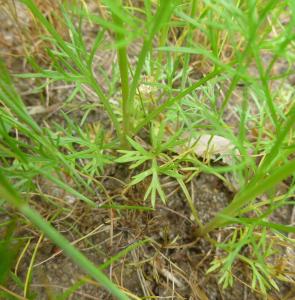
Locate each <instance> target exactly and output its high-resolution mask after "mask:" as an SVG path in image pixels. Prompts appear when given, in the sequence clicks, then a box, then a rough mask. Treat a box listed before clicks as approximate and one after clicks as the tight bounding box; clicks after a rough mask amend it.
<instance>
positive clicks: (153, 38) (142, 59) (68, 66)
mask: <svg viewBox="0 0 295 300" xmlns="http://www.w3.org/2000/svg"><path fill="white" fill-rule="evenodd" d="M21 2H22V3H23V4H24V5H25V7H26V8H28V10H29V11H30V12H31V14H32V15H33V16H34V18H35V20H36V22H38V24H39V26H42V27H43V28H44V29H45V30H46V31H47V33H48V35H47V36H43V37H42V38H43V39H44V40H46V41H47V42H48V44H49V45H50V47H49V48H48V50H47V51H48V58H49V60H50V66H42V65H41V64H39V63H38V62H37V61H36V60H35V59H34V57H29V58H28V61H29V63H30V68H31V70H32V71H31V72H30V73H29V72H27V73H22V74H14V79H15V80H28V79H37V81H36V82H37V83H38V85H37V86H35V87H34V90H33V93H34V94H35V95H37V96H38V97H39V96H40V94H41V92H42V91H43V90H44V88H48V87H49V86H50V85H54V84H58V83H63V84H72V86H71V90H70V91H68V92H67V95H66V96H65V100H64V102H63V103H62V104H61V105H60V107H59V109H60V112H59V117H60V119H61V120H62V122H59V121H52V122H49V123H47V122H46V121H44V122H43V121H42V120H41V121H40V120H39V121H36V120H35V119H34V117H33V116H32V113H31V112H30V110H29V109H28V108H27V105H26V104H25V100H24V99H22V98H21V96H20V93H19V92H18V91H17V90H16V89H15V88H14V85H13V82H12V80H11V78H10V76H9V72H8V70H7V69H6V66H5V63H4V61H2V60H1V62H0V70H1V74H0V103H1V107H0V156H1V170H2V174H4V175H5V177H4V175H1V182H0V188H1V197H2V198H3V199H4V200H7V201H8V202H9V203H10V204H11V205H13V206H15V207H16V208H17V209H18V210H19V211H20V212H21V213H22V214H23V215H24V216H25V217H27V218H28V219H29V220H30V221H31V222H32V223H33V224H35V225H36V226H37V227H38V228H39V229H40V230H41V232H43V233H44V234H45V235H47V236H48V237H49V238H51V239H52V240H53V241H54V242H55V243H56V244H58V245H59V246H60V247H61V248H63V249H64V251H65V252H66V253H67V255H69V256H70V257H71V258H72V259H74V260H76V261H77V263H78V264H79V265H80V266H81V267H82V268H83V269H84V270H85V271H86V272H88V273H89V274H90V275H91V276H92V277H93V278H94V279H96V280H98V281H100V282H101V283H102V284H103V285H104V286H105V287H106V288H108V289H109V290H110V291H111V292H112V293H113V294H114V295H116V296H117V297H119V298H120V299H127V298H126V296H125V294H124V293H122V292H121V291H120V290H119V289H118V287H116V285H114V284H113V283H112V282H110V281H109V280H108V279H107V278H106V277H105V276H104V275H103V274H102V273H101V271H100V270H99V269H98V268H96V267H94V266H93V265H92V264H91V263H90V262H89V261H88V260H87V259H86V258H85V257H84V256H82V255H81V254H80V253H79V252H78V251H77V249H76V248H75V247H74V246H72V245H71V244H69V243H68V242H67V241H66V240H65V239H64V238H63V237H62V236H60V234H59V233H58V232H57V231H56V230H54V229H53V228H52V227H50V226H49V225H48V224H47V223H46V222H45V221H44V220H43V219H42V218H41V217H40V216H39V215H38V214H37V213H36V212H35V210H33V209H32V208H31V207H30V206H29V204H28V203H29V201H30V197H31V194H32V193H36V192H37V193H38V194H40V195H41V197H42V201H45V202H46V203H48V204H49V205H51V206H53V207H55V208H56V209H57V210H58V212H57V214H59V213H62V212H64V211H66V212H69V207H68V206H67V204H62V205H60V204H59V203H57V202H56V199H54V198H53V197H50V195H47V193H45V192H44V191H43V190H42V188H40V186H39V185H38V180H39V179H40V178H42V179H46V180H47V181H48V182H50V183H51V184H53V185H54V186H56V187H58V188H59V189H61V190H63V191H64V192H65V193H67V194H69V195H71V196H73V197H74V198H75V199H78V200H81V201H84V202H85V203H86V204H87V205H89V206H90V207H92V208H98V207H100V208H102V207H108V208H110V209H114V210H116V211H118V212H120V210H122V209H128V210H132V211H138V210H139V211H143V212H145V211H151V210H153V209H155V207H156V204H157V200H158V199H159V200H161V201H162V202H163V203H166V202H167V201H166V200H167V199H166V195H165V189H164V188H163V186H162V184H161V181H162V178H163V177H169V178H170V179H171V180H173V181H176V182H177V183H178V187H179V188H180V189H181V190H182V192H183V194H184V196H185V198H186V200H187V202H188V206H189V208H190V209H191V212H192V215H193V217H194V220H195V222H196V226H197V227H198V236H199V237H200V238H206V239H208V240H210V241H211V242H212V244H213V245H214V246H216V248H217V249H220V250H222V251H223V256H220V257H216V258H215V260H214V261H213V262H212V267H211V268H210V269H209V270H208V272H213V271H216V270H219V274H220V281H219V282H220V283H221V284H222V285H223V287H227V286H230V285H232V284H233V279H234V275H233V273H234V266H235V264H236V262H238V261H239V262H242V263H244V264H245V265H246V266H247V268H248V269H249V270H250V273H251V276H252V278H251V286H252V288H253V290H255V289H258V290H260V291H261V292H262V293H263V294H266V293H267V290H268V289H270V288H274V289H278V285H277V283H276V281H275V280H276V279H277V278H283V277H284V276H283V275H282V274H281V277H280V276H277V274H275V272H274V270H273V268H272V266H271V264H270V263H269V262H268V259H269V258H270V257H272V255H273V254H274V253H275V251H277V244H276V243H275V242H274V243H271V244H270V245H269V246H267V243H268V241H269V240H271V238H272V237H273V236H275V241H278V240H279V239H281V238H282V237H281V236H280V234H282V233H284V234H290V233H294V232H295V229H294V226H291V225H290V226H289V225H286V224H277V223H274V222H272V221H271V220H270V217H271V215H272V214H273V213H274V212H275V211H276V210H277V209H279V208H280V207H284V206H287V205H292V204H293V203H292V201H290V199H292V197H293V196H294V192H293V190H294V179H295V177H294V176H295V160H294V155H293V154H294V150H295V147H294V144H295V135H294V124H295V106H294V103H293V102H292V100H293V97H294V90H292V88H291V87H290V85H288V84H286V81H287V78H288V76H289V75H290V74H292V69H291V65H292V63H293V62H294V59H295V57H294V46H295V45H294V32H293V28H294V25H295V5H294V2H293V1H285V2H279V1H276V0H268V1H258V0H257V1H252V0H248V1H228V2H227V1H213V0H204V1H195V0H193V1H186V0H181V1H180V0H160V1H152V0H145V1H142V2H141V1H139V2H140V4H134V3H133V2H132V1H129V2H130V3H129V2H128V4H127V2H125V1H121V0H114V1H107V0H104V1H102V4H100V5H99V8H100V9H101V10H102V12H100V13H98V12H92V11H91V10H89V9H88V8H87V6H86V5H85V3H84V1H73V3H67V1H65V2H64V3H63V5H61V6H60V7H61V12H62V15H63V19H64V24H65V27H66V30H67V31H68V32H69V38H68V39H67V38H64V37H62V36H61V35H60V34H59V33H58V31H57V30H56V29H55V27H54V25H53V24H51V23H50V21H49V20H48V19H47V18H46V16H45V15H44V14H43V13H42V12H41V10H40V8H39V7H38V5H37V3H36V2H35V1H33V0H21ZM287 11H288V13H287ZM285 14H288V22H285V23H284V22H283V21H282V19H283V18H284V17H285ZM87 26H92V27H93V28H95V30H96V31H97V33H96V34H95V37H94V38H92V39H91V43H89V42H88V41H86V39H84V36H83V35H84V31H85V30H86V29H85V27H87ZM133 48H134V49H135V51H132V50H134V49H133ZM137 48H138V49H137ZM99 51H100V52H99ZM98 52H99V53H100V54H101V55H103V54H104V53H111V54H114V53H115V55H116V59H115V61H111V63H110V62H107V63H109V64H110V66H111V72H108V71H107V68H106V66H105V65H104V64H102V65H101V66H100V65H99V66H97V63H96V61H95V59H96V55H97V53H98ZM268 57H269V61H267V62H265V60H267V59H266V58H268ZM111 59H113V58H112V57H111ZM280 60H283V61H284V62H285V63H286V65H287V68H286V70H285V71H284V72H283V73H277V72H276V70H275V66H276V64H278V63H279V61H280ZM196 66H197V67H196ZM195 77H198V79H197V80H196V79H195ZM273 86H275V88H274V87H273ZM40 97H41V96H40ZM91 97H94V101H89V102H88V100H89V98H91ZM97 100H99V101H97ZM98 112H99V113H98ZM75 113H77V114H79V113H80V114H82V117H81V116H80V115H79V116H78V117H77V116H75ZM91 113H95V114H96V116H98V114H101V115H102V116H101V117H99V118H98V119H99V121H98V123H99V126H98V127H94V128H92V127H88V124H87V120H88V117H89V116H90V115H91ZM104 114H106V116H107V117H108V121H105V118H104ZM113 129H114V130H113ZM204 134H206V135H210V136H211V137H212V139H213V138H214V137H216V136H219V137H223V138H224V139H226V140H227V141H228V142H229V143H230V145H231V146H232V147H231V148H230V149H225V151H224V152H226V154H224V153H221V154H218V155H217V157H215V156H214V157H213V156H210V153H209V151H207V152H208V153H206V157H205V155H204V156H202V155H201V156H200V155H198V154H197V153H198V151H197V150H196V149H197V148H196V147H198V141H199V140H202V139H201V138H202V136H203V135H204ZM205 146H206V145H205ZM205 148H206V147H205ZM228 158H230V159H228ZM112 163H115V164H129V170H131V171H132V172H135V175H133V176H132V179H131V181H130V182H128V183H127V189H129V188H130V187H131V186H136V185H138V184H141V185H142V186H145V187H146V189H145V190H144V192H143V193H142V194H143V197H142V198H143V200H147V199H148V198H150V200H151V206H152V208H150V207H142V206H141V204H140V203H136V204H135V205H125V204H123V205H122V204H117V203H116V202H115V201H114V199H113V197H111V196H110V195H109V194H108V191H107V190H106V188H105V187H104V184H103V183H102V182H100V180H99V179H100V177H101V176H103V174H104V172H105V169H106V167H107V166H108V165H110V164H112ZM200 172H205V173H210V174H214V175H216V176H217V177H219V178H220V179H221V180H222V181H223V182H224V183H225V184H226V185H227V186H231V187H233V186H236V189H238V190H237V191H236V193H235V195H234V197H233V200H232V201H231V203H229V204H228V206H226V207H225V208H224V209H222V210H221V211H220V212H215V217H214V218H213V219H212V220H211V221H209V222H208V223H207V224H203V223H202V216H200V215H199V213H198V207H197V206H196V205H195V203H194V201H193V199H192V197H191V195H190V193H189V190H188V188H187V184H188V183H190V182H191V181H192V180H193V179H194V177H195V176H197V175H198V174H199V173H200ZM228 175H230V176H232V178H233V183H231V182H230V180H229V179H228V178H229V177H228ZM284 180H287V181H286V184H287V186H288V189H289V190H288V191H287V192H283V193H282V195H277V188H276V187H277V185H278V184H279V183H281V182H283V181H284ZM9 182H10V183H9ZM12 186H13V187H12ZM15 190H17V191H18V193H21V194H22V197H20V196H19V195H18V194H17V192H16V191H15ZM124 192H126V187H124V189H123V190H122V193H121V194H122V195H124ZM98 193H103V195H104V196H105V198H106V199H107V202H108V203H107V204H105V205H100V204H98V203H97V201H96V200H97V194H98ZM260 196H263V198H262V197H261V198H260ZM21 198H24V199H23V200H21ZM263 199H264V200H263ZM139 200H141V199H139ZM145 203H146V205H147V206H148V204H147V202H145ZM1 205H2V206H4V204H3V203H2V204H1ZM63 205H65V207H63ZM208 205H209V204H208ZM250 216H251V217H250ZM52 218H53V219H54V217H52ZM229 226H232V227H233V228H232V230H231V233H230V238H228V239H227V240H226V241H224V242H216V241H214V238H213V237H214V235H213V234H212V233H213V232H214V230H216V229H219V230H222V228H225V229H227V228H228V227H229ZM10 238H11V236H10V235H7V238H6V239H5V242H4V243H3V244H1V247H3V245H4V246H7V247H8V248H9V247H10V246H9V243H10ZM285 239H286V240H287V242H288V243H290V244H292V239H291V238H289V236H286V237H285ZM278 243H279V242H278ZM245 248H247V249H250V250H251V251H250V254H249V253H246V254H245V253H244V252H243V251H244V249H245ZM36 249H37V248H36ZM0 250H1V251H2V248H1V249H0ZM36 251H37V250H36ZM130 251H131V250H130ZM278 251H279V250H278ZM124 253H125V252H124ZM115 257H118V259H119V258H121V255H120V254H118V255H117V256H115ZM9 259H11V260H12V257H11V258H9ZM32 262H33V260H32ZM4 267H5V268H6V269H5V274H6V272H8V268H9V266H8V267H7V266H4ZM84 283H85V280H82V281H81V282H78V283H77V285H74V286H73V287H72V288H70V289H69V291H68V292H65V295H62V296H61V298H62V299H64V298H65V297H67V296H68V295H70V294H71V293H72V292H73V291H74V290H76V289H78V288H79V287H80V285H83V284H84ZM28 285H29V280H28V282H27V284H25V288H24V290H25V291H27V286H28ZM26 294H27V293H25V296H26Z"/></svg>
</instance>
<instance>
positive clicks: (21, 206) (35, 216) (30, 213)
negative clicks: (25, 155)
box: [0, 173, 129, 300]
mask: <svg viewBox="0 0 295 300" xmlns="http://www.w3.org/2000/svg"><path fill="white" fill-rule="evenodd" d="M0 195H1V197H3V198H4V199H5V200H6V201H7V202H9V203H10V204H11V205H13V206H15V207H16V208H17V209H18V210H19V211H20V212H21V213H23V214H24V215H25V216H26V217H27V218H28V219H29V220H30V221H31V222H32V223H33V224H34V225H35V226H36V227H38V228H39V229H40V230H41V231H42V232H43V233H44V235H46V236H47V237H48V238H49V239H50V240H52V241H53V242H54V243H55V244H56V245H57V246H59V247H60V248H61V249H62V250H63V251H64V252H65V253H66V254H67V255H68V256H69V257H70V258H71V259H72V260H73V261H74V262H75V263H76V264H77V265H78V266H80V267H81V269H83V270H84V271H85V272H86V273H88V274H89V275H90V276H91V277H92V278H94V279H95V280H97V281H98V282H100V283H101V284H102V285H103V286H104V287H105V288H106V289H107V290H108V291H109V292H110V293H112V294H113V295H114V296H115V297H117V298H118V299H121V300H128V299H129V298H128V297H127V296H126V295H125V294H124V293H123V292H122V291H120V289H119V288H118V287H117V286H116V285H115V284H114V283H112V282H111V281H110V280H109V279H108V278H107V276H106V275H104V274H103V273H102V271H100V270H99V268H97V267H96V266H95V265H94V264H93V263H92V262H90V261H89V260H88V259H87V258H86V257H85V256H84V255H83V254H82V253H81V252H80V251H79V250H77V249H76V248H75V246H73V245H72V244H71V243H70V242H69V241H68V240H67V239H66V238H65V237H64V236H63V235H61V234H60V233H59V232H58V231H57V230H55V229H54V228H53V227H52V226H51V225H50V224H49V223H48V222H46V221H45V220H44V219H43V218H42V217H41V216H40V215H39V213H38V212H36V211H35V210H34V209H32V208H31V207H30V206H29V205H28V204H26V202H24V201H23V200H22V199H21V198H20V197H19V195H18V193H17V192H16V191H15V190H14V188H13V187H12V186H11V185H10V183H9V182H8V181H7V180H6V178H5V177H4V176H3V175H2V173H0Z"/></svg>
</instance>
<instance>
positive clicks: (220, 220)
mask: <svg viewBox="0 0 295 300" xmlns="http://www.w3.org/2000/svg"><path fill="white" fill-rule="evenodd" d="M294 173H295V159H293V160H292V161H290V162H288V163H287V164H285V165H284V166H282V167H280V168H278V169H277V170H276V171H274V172H273V173H272V174H271V175H270V176H268V177H266V179H264V180H261V181H260V182H258V183H257V181H256V180H254V182H253V180H252V181H250V182H249V183H248V184H247V186H246V187H245V188H244V189H243V190H242V192H241V193H239V194H237V196H236V197H235V198H234V200H233V201H232V202H231V204H230V205H228V206H227V207H226V208H224V209H223V210H222V211H221V212H219V213H218V214H217V215H216V216H215V218H213V220H211V221H210V222H209V223H208V224H207V225H205V227H204V229H203V230H201V232H200V233H201V235H205V234H207V233H209V232H210V231H212V230H214V229H215V228H217V227H220V226H222V225H223V224H226V222H227V220H226V219H225V218H224V217H223V216H229V217H234V216H236V215H237V213H238V212H239V210H240V209H241V208H242V207H243V206H244V205H246V204H247V203H249V202H250V201H251V200H252V199H254V198H256V197H257V196H259V195H261V194H262V193H263V192H265V191H267V190H268V189H270V188H272V187H273V186H275V185H276V184H277V183H278V182H280V181H282V180H283V179H285V178H287V177H288V176H290V175H292V174H294Z"/></svg>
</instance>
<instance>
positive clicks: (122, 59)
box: [112, 1, 133, 147]
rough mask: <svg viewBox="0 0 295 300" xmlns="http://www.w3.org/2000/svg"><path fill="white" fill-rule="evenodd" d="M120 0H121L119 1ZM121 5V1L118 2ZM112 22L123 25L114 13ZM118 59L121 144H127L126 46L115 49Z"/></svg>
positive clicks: (121, 37)
mask: <svg viewBox="0 0 295 300" xmlns="http://www.w3.org/2000/svg"><path fill="white" fill-rule="evenodd" d="M119 2H121V1H119ZM120 5H121V3H120ZM112 16H113V20H114V23H115V24H116V25H118V26H119V27H123V22H122V20H121V19H120V18H119V17H117V16H116V15H115V14H114V13H113V14H112ZM116 39H117V41H118V42H120V41H123V40H124V39H125V35H124V34H122V33H117V34H116ZM117 55H118V61H119V69H120V77H121V91H122V116H123V124H122V127H123V137H122V139H123V145H122V146H124V147H126V146H127V144H128V143H127V139H126V137H127V136H129V135H130V130H131V126H132V116H131V115H130V111H131V110H133V109H131V104H130V103H129V102H130V99H129V80H128V56H127V48H126V46H120V47H118V49H117Z"/></svg>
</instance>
